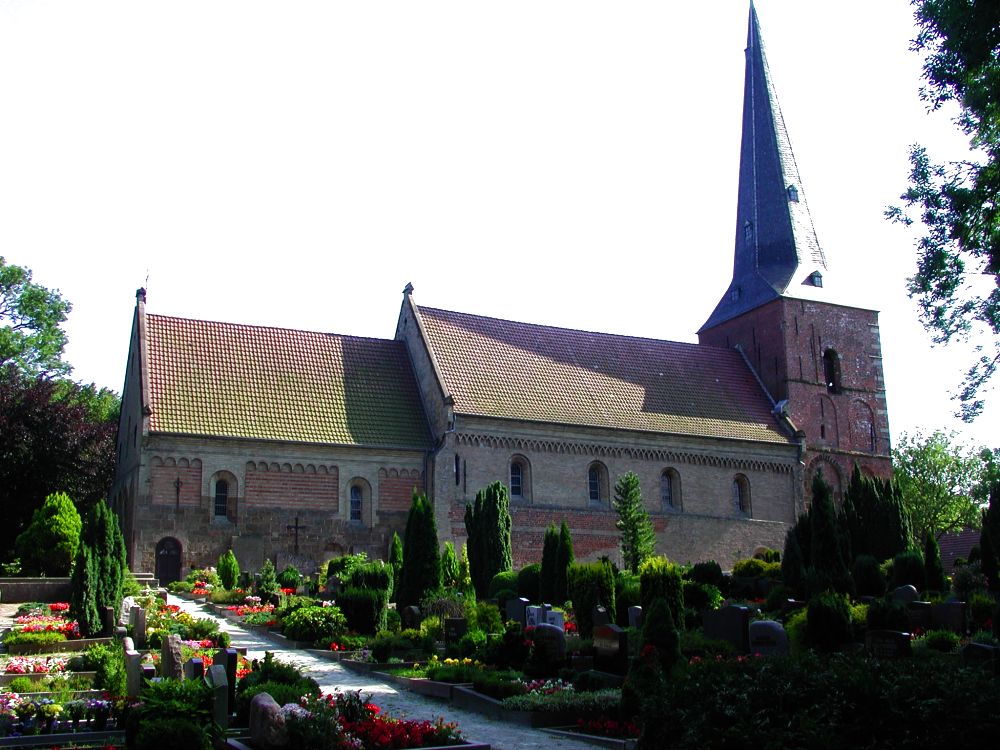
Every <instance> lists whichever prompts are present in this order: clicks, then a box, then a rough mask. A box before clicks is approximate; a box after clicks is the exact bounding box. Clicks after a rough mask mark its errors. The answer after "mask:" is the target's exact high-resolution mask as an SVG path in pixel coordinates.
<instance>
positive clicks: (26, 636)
mask: <svg viewBox="0 0 1000 750" xmlns="http://www.w3.org/2000/svg"><path fill="white" fill-rule="evenodd" d="M65 640H66V636H65V635H63V634H62V633H54V632H48V631H41V632H38V633H32V632H26V631H24V630H8V631H7V632H6V633H5V634H4V637H3V645H4V646H5V647H6V648H8V649H9V648H10V647H11V646H48V645H51V644H53V643H61V642H62V641H65Z"/></svg>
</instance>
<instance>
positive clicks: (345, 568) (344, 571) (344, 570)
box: [326, 534, 403, 581]
mask: <svg viewBox="0 0 1000 750" xmlns="http://www.w3.org/2000/svg"><path fill="white" fill-rule="evenodd" d="M396 536H397V537H398V536H399V535H398V534H397V535H396ZM400 553H401V554H402V543H400ZM390 560H391V548H390ZM366 562H368V554H367V553H366V552H358V553H357V554H354V555H343V556H342V557H334V558H333V559H332V560H330V561H329V562H328V563H327V564H326V577H327V578H328V579H329V578H330V577H331V576H337V577H338V578H339V579H340V580H341V581H346V580H347V579H348V578H350V577H351V573H353V572H354V569H355V568H356V567H358V566H359V565H364V564H365V563H366ZM399 563H400V565H402V564H403V560H402V557H400V561H399Z"/></svg>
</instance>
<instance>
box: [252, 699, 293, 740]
mask: <svg viewBox="0 0 1000 750" xmlns="http://www.w3.org/2000/svg"><path fill="white" fill-rule="evenodd" d="M250 740H251V744H252V745H253V747H255V748H258V750H278V748H285V747H287V746H288V730H287V729H286V728H285V716H284V714H283V713H282V712H281V706H279V705H278V703H277V701H275V700H274V698H272V697H271V696H270V694H269V693H257V695H255V696H254V697H253V698H251V699H250Z"/></svg>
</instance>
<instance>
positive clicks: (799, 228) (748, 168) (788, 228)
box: [702, 2, 826, 331]
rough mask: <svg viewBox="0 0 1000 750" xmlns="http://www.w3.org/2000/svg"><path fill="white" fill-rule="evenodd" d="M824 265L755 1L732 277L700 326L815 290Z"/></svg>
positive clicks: (749, 35) (813, 293) (811, 295)
mask: <svg viewBox="0 0 1000 750" xmlns="http://www.w3.org/2000/svg"><path fill="white" fill-rule="evenodd" d="M825 271H826V258H825V257H824V255H823V251H822V249H821V248H820V246H819V241H818V240H817V239H816V230H815V229H814V228H813V223H812V217H811V216H810V215H809V208H808V206H807V204H806V197H805V191H804V190H803V189H802V184H801V181H800V179H799V170H798V167H797V166H796V164H795V157H794V155H793V154H792V147H791V145H790V144H789V141H788V132H787V131H786V130H785V121H784V118H783V117H782V115H781V109H780V107H779V106H778V98H777V96H776V94H775V91H774V85H773V84H772V82H771V73H770V71H769V70H768V67H767V58H766V57H765V56H764V48H763V45H762V44H761V39H760V24H759V23H758V21H757V12H756V10H755V9H754V7H753V3H752V2H751V3H750V21H749V29H748V31H747V49H746V79H745V82H744V89H743V142H742V146H741V150H740V189H739V200H738V204H737V209H736V251H735V258H734V262H733V280H732V282H731V283H730V285H729V289H727V290H726V293H725V295H723V297H722V300H721V301H720V302H719V304H718V305H717V306H716V308H715V311H714V312H713V313H712V315H711V316H710V317H709V319H708V321H707V322H706V323H705V325H704V326H702V330H703V331H704V330H706V329H708V328H712V327H713V326H716V325H718V324H719V323H723V322H725V321H727V320H730V319H732V318H735V317H736V316H738V315H742V314H743V313H745V312H748V311H749V310H752V309H754V308H756V307H759V306H760V305H762V304H765V303H766V302H769V301H770V300H772V299H775V298H777V297H781V296H789V297H803V296H804V297H808V298H815V297H816V296H817V292H821V288H822V286H823V276H824V275H825Z"/></svg>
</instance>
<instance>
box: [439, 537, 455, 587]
mask: <svg viewBox="0 0 1000 750" xmlns="http://www.w3.org/2000/svg"><path fill="white" fill-rule="evenodd" d="M458 584H459V581H458V555H456V554H455V545H454V544H452V543H451V542H445V543H444V549H443V550H442V551H441V585H442V586H446V587H449V588H457V587H458Z"/></svg>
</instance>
